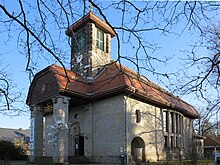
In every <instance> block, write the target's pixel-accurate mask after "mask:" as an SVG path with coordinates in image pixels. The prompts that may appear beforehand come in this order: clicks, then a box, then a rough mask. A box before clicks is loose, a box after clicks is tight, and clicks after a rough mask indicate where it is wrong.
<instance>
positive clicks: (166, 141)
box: [164, 136, 168, 148]
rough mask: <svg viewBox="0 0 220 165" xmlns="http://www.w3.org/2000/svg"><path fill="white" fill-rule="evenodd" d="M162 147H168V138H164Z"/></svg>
mask: <svg viewBox="0 0 220 165" xmlns="http://www.w3.org/2000/svg"><path fill="white" fill-rule="evenodd" d="M164 147H165V148H166V147H168V136H164Z"/></svg>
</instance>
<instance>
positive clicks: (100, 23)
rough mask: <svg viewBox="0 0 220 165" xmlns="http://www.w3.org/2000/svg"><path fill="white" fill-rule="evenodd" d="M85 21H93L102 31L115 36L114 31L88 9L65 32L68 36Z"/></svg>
mask: <svg viewBox="0 0 220 165" xmlns="http://www.w3.org/2000/svg"><path fill="white" fill-rule="evenodd" d="M87 22H93V23H94V24H95V25H96V26H97V27H98V28H100V29H101V30H103V31H104V32H107V33H109V34H110V35H111V37H114V36H115V31H114V30H113V29H112V28H111V27H110V26H109V25H108V24H107V23H106V22H105V21H103V20H102V19H100V18H99V17H98V16H96V15H95V14H93V13H92V11H90V12H89V13H88V14H86V15H85V16H84V17H82V18H81V19H79V20H78V21H76V22H75V23H74V24H73V25H71V26H70V27H69V28H68V29H67V30H66V34H67V35H68V36H70V35H71V33H72V31H73V32H76V31H77V30H79V29H80V28H81V26H83V25H84V24H85V23H87Z"/></svg>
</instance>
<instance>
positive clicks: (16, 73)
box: [0, 13, 204, 129]
mask: <svg viewBox="0 0 220 165" xmlns="http://www.w3.org/2000/svg"><path fill="white" fill-rule="evenodd" d="M107 16H108V17H109V18H110V19H111V20H114V19H113V18H115V17H117V13H108V14H107ZM0 19H1V17H0ZM115 21H117V20H115ZM177 28H178V27H177ZM177 30H178V29H177ZM14 34H15V36H13V37H12V38H11V39H10V42H6V43H4V44H0V50H1V51H0V54H1V56H0V58H1V59H2V61H3V63H4V64H5V66H7V67H6V69H7V70H8V71H10V72H11V74H12V79H13V81H14V82H16V84H17V88H18V89H19V90H22V91H23V92H24V98H26V97H27V93H28V89H29V85H30V81H29V75H28V73H27V72H25V67H26V64H27V59H26V57H25V55H24V54H21V53H20V52H21V51H22V49H20V48H19V45H18V44H17V36H16V35H17V34H16V32H15V33H14ZM63 35H65V34H63ZM2 36H3V37H4V38H7V35H6V34H5V35H4V34H1V37H2ZM147 37H148V41H151V40H156V41H158V43H159V46H160V47H161V48H160V49H158V50H157V51H156V54H160V55H163V56H172V57H173V59H172V60H171V61H170V63H169V65H167V66H160V65H158V68H159V69H160V70H163V69H166V70H170V71H172V70H175V69H176V68H178V65H180V64H179V63H178V62H177V60H178V58H179V57H181V56H182V55H183V52H182V51H183V50H185V49H189V44H190V43H193V42H194V38H193V36H192V34H191V33H188V32H185V33H184V34H182V35H181V36H176V35H172V34H171V35H169V36H162V35H160V34H159V33H153V32H152V33H149V34H148V35H147ZM66 42H68V38H67V37H66ZM116 49H117V45H116V39H113V43H112V58H113V59H116V58H117V55H116ZM130 52H131V46H129V45H127V46H123V49H122V52H121V53H122V54H125V55H126V54H127V55H129V54H130ZM203 53H204V52H203ZM69 55H70V52H69ZM39 61H40V63H39V64H38V65H39V67H38V69H39V70H41V69H43V68H45V67H47V66H48V65H51V64H52V63H53V62H48V61H47V60H44V59H43V58H42V59H40V60H39ZM123 64H124V63H123ZM124 65H126V66H128V67H130V68H131V69H135V67H134V66H132V65H131V64H130V63H126V64H124ZM67 66H69V65H67ZM165 67H166V68H165ZM145 76H146V77H148V78H149V79H150V80H152V81H154V82H156V78H155V77H154V76H153V75H145ZM159 85H161V84H159ZM184 100H185V101H188V102H190V103H191V104H192V105H194V106H198V105H199V104H201V102H199V101H197V100H195V99H194V96H187V97H184ZM26 108H27V113H25V114H23V115H20V116H17V117H8V116H5V115H1V114H0V127H1V128H23V129H28V128H29V123H30V114H29V111H28V107H27V106H26Z"/></svg>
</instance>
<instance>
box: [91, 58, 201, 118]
mask: <svg viewBox="0 0 220 165" xmlns="http://www.w3.org/2000/svg"><path fill="white" fill-rule="evenodd" d="M92 84H93V91H92V92H93V94H94V95H97V94H100V93H104V92H116V91H119V90H121V91H123V92H126V93H129V94H131V93H133V94H132V96H135V97H139V98H142V99H144V100H145V101H147V102H150V103H153V104H156V105H159V106H162V107H164V108H172V109H175V110H178V111H179V112H181V113H183V114H184V115H186V116H188V117H191V118H198V117H199V114H198V112H197V111H196V109H195V108H194V107H193V106H191V105H190V104H188V103H186V102H185V101H183V100H181V99H180V98H179V97H177V96H174V95H173V94H171V93H170V92H168V91H166V90H165V89H163V88H161V87H160V86H158V85H156V84H155V83H153V82H151V81H149V80H148V79H147V78H145V77H143V76H141V75H140V74H138V73H137V72H135V71H133V70H131V69H129V68H127V67H125V66H123V65H121V64H119V63H115V62H114V63H112V64H111V65H108V66H106V69H104V70H103V71H102V73H101V74H100V75H99V76H97V77H96V79H94V81H93V82H92ZM130 96H131V95H130Z"/></svg>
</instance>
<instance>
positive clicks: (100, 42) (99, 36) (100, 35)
mask: <svg viewBox="0 0 220 165" xmlns="http://www.w3.org/2000/svg"><path fill="white" fill-rule="evenodd" d="M104 34H105V33H104V32H103V31H101V30H100V29H98V28H97V30H96V47H97V48H98V49H100V50H102V51H104V46H105V43H104V38H105V37H104Z"/></svg>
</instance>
